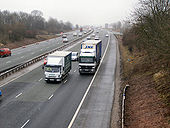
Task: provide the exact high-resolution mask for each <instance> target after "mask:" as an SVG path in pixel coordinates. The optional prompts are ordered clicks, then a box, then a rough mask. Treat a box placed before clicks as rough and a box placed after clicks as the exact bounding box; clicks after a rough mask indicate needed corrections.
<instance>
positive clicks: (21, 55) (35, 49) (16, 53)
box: [0, 30, 78, 71]
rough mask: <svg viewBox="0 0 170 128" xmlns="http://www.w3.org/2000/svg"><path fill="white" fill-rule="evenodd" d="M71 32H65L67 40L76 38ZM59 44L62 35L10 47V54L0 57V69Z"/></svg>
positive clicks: (61, 43) (30, 57)
mask: <svg viewBox="0 0 170 128" xmlns="http://www.w3.org/2000/svg"><path fill="white" fill-rule="evenodd" d="M73 32H75V31H73ZM73 32H68V33H67V38H68V40H69V41H71V40H73V39H75V38H77V37H74V36H73ZM76 32H78V30H76ZM61 45H63V42H62V37H58V38H54V39H50V40H46V41H41V42H39V43H35V44H31V45H26V46H25V47H20V48H16V49H12V51H11V52H12V56H9V57H4V58H0V71H2V70H5V69H8V68H10V67H13V66H15V65H17V64H20V63H22V62H24V61H27V60H29V59H32V58H34V57H36V56H38V55H41V54H43V53H45V52H48V51H50V50H52V49H54V48H57V47H59V46H61Z"/></svg>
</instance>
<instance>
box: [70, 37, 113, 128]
mask: <svg viewBox="0 0 170 128" xmlns="http://www.w3.org/2000/svg"><path fill="white" fill-rule="evenodd" d="M109 44H110V36H109V39H108V44H107V47H106V50H105V52H104V55H103V57H102V59H101V62H100V64H99V67H98V68H97V71H96V72H95V74H94V76H93V79H92V80H91V82H90V84H89V86H88V88H87V90H86V92H85V94H84V96H83V98H82V100H81V102H80V104H79V106H78V108H77V110H76V112H75V113H74V116H73V118H72V119H71V122H70V123H69V125H68V127H67V128H71V127H72V125H73V123H74V121H75V119H76V117H77V115H78V113H79V111H80V108H81V106H82V105H83V102H84V100H85V98H86V96H87V94H88V92H89V90H90V88H91V86H92V83H93V81H94V79H95V78H96V75H97V73H98V71H99V69H100V66H101V64H102V62H103V59H104V57H105V55H106V52H107V49H108V47H109Z"/></svg>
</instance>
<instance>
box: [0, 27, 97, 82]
mask: <svg viewBox="0 0 170 128" xmlns="http://www.w3.org/2000/svg"><path fill="white" fill-rule="evenodd" d="M93 31H94V30H92V31H90V32H88V33H87V34H85V35H84V36H82V37H79V38H76V39H73V40H72V41H70V42H69V43H67V44H64V45H62V46H60V47H58V48H55V49H53V50H51V51H49V52H46V53H43V54H41V55H39V56H37V57H34V58H32V59H30V60H27V61H25V62H23V63H21V64H19V65H18V66H15V67H14V68H10V69H9V70H7V71H5V72H3V73H1V74H0V80H3V79H5V78H7V77H8V76H10V75H11V74H14V73H15V72H18V71H20V70H21V69H24V68H26V67H28V66H30V65H32V64H34V63H36V62H38V61H40V60H42V59H43V58H45V57H47V55H48V54H51V53H53V52H55V51H57V50H63V49H65V48H66V47H68V46H71V45H73V44H74V43H76V42H77V41H79V40H81V39H83V38H85V37H87V36H88V35H89V34H91V33H92V32H93Z"/></svg>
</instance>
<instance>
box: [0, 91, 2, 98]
mask: <svg viewBox="0 0 170 128" xmlns="http://www.w3.org/2000/svg"><path fill="white" fill-rule="evenodd" d="M0 100H2V91H1V90H0Z"/></svg>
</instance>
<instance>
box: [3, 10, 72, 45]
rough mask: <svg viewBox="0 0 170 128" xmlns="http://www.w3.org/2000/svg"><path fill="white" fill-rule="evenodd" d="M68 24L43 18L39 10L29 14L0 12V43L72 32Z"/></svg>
mask: <svg viewBox="0 0 170 128" xmlns="http://www.w3.org/2000/svg"><path fill="white" fill-rule="evenodd" d="M72 28H73V25H72V24H71V23H70V22H63V21H58V20H57V19H55V18H49V20H48V21H46V20H45V18H44V17H43V13H42V12H41V11H39V10H33V11H32V12H31V13H30V14H29V13H25V12H10V11H7V10H5V11H1V10H0V43H5V42H6V41H8V40H9V41H17V40H21V39H23V38H25V37H27V38H35V36H36V35H37V34H43V33H47V34H57V33H60V32H64V31H69V30H72Z"/></svg>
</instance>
